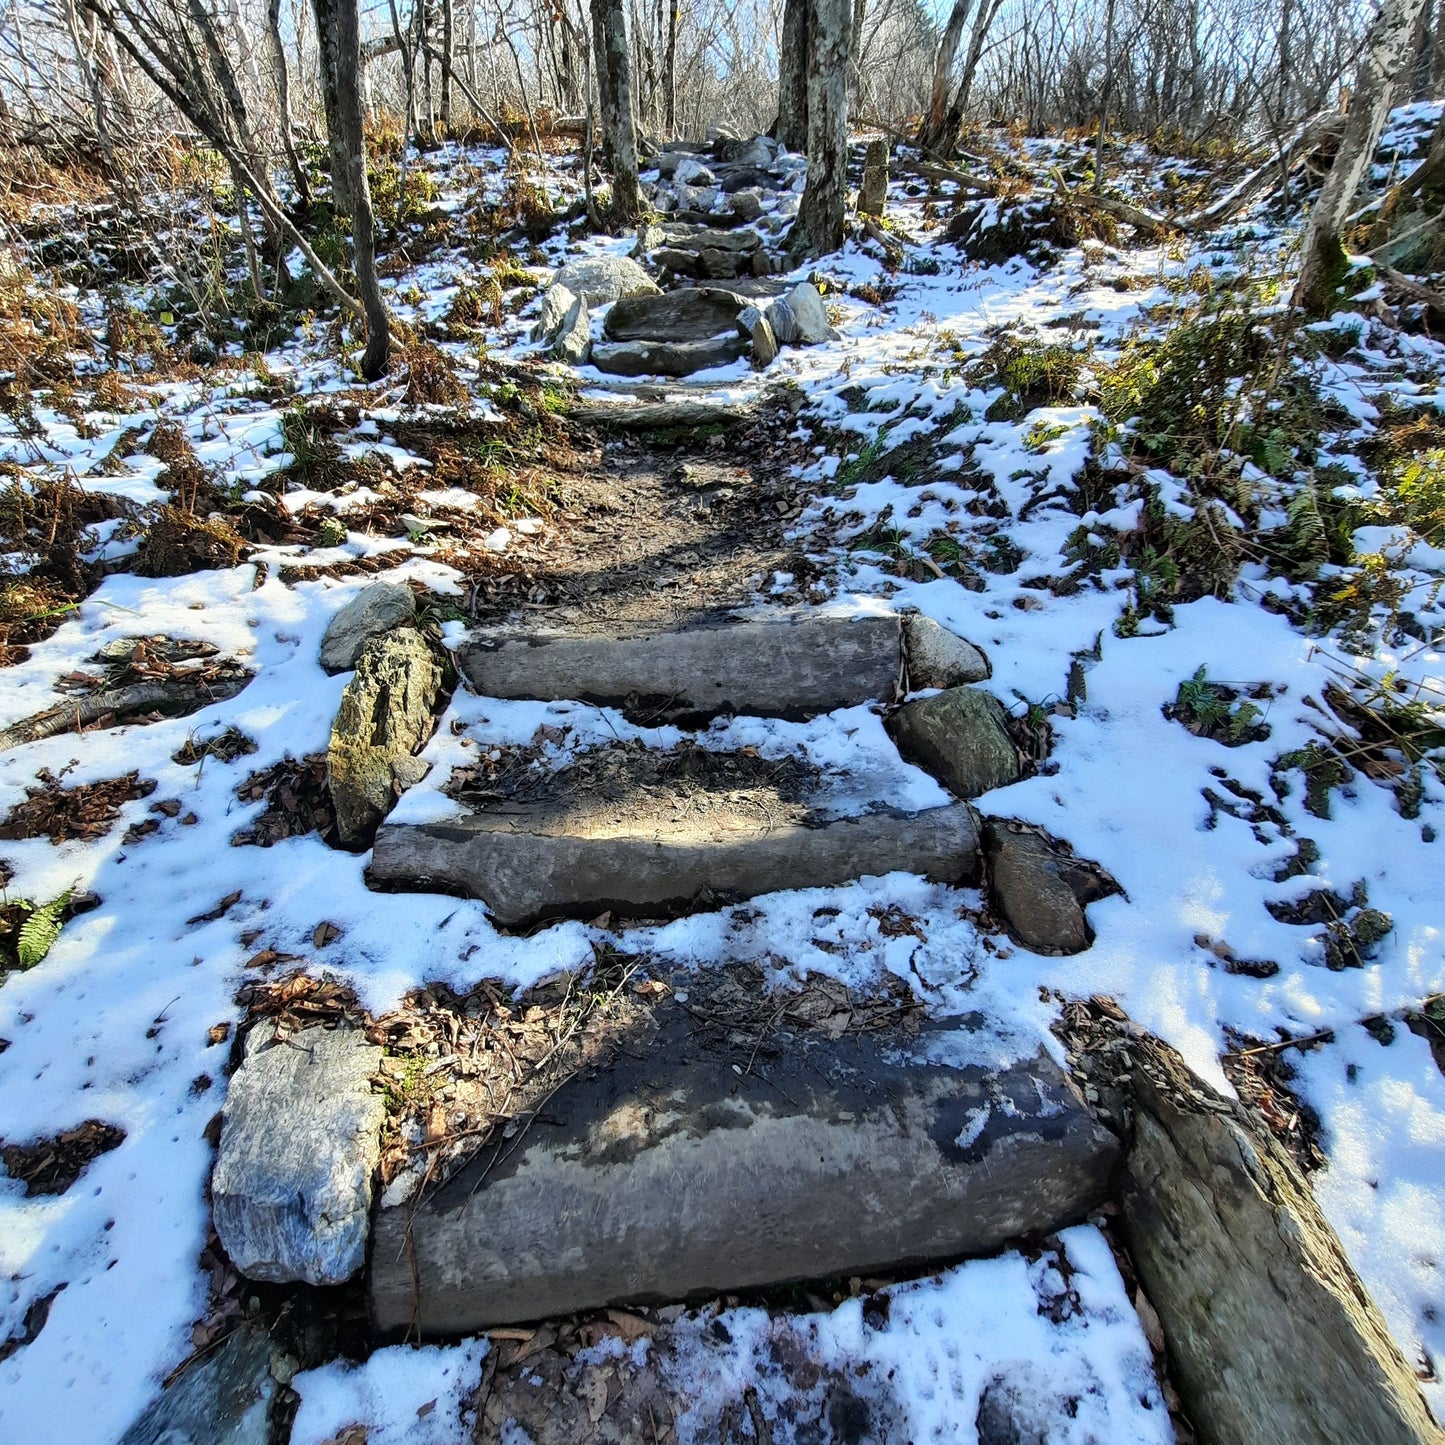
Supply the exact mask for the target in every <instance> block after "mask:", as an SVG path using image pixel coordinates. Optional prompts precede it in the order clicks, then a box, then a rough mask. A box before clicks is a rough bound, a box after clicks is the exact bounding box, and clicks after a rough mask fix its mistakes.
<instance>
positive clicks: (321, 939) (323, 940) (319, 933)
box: [311, 923, 341, 948]
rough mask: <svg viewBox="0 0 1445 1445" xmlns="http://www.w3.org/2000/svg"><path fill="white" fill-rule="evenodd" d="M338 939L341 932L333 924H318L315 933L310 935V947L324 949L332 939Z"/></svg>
mask: <svg viewBox="0 0 1445 1445" xmlns="http://www.w3.org/2000/svg"><path fill="white" fill-rule="evenodd" d="M340 937H341V930H340V929H339V928H338V927H337V926H336V925H335V924H334V923H318V924H317V925H316V931H315V932H314V933H313V934H312V935H311V946H312V947H313V948H325V947H326V945H327V944H328V943H330V942H332V940H333V939H337V938H340Z"/></svg>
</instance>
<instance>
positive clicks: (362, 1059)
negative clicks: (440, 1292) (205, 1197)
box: [211, 1019, 386, 1285]
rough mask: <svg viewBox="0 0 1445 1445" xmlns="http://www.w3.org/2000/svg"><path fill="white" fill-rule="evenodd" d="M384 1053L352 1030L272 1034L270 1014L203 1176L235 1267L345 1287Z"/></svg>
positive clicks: (236, 1081)
mask: <svg viewBox="0 0 1445 1445" xmlns="http://www.w3.org/2000/svg"><path fill="white" fill-rule="evenodd" d="M380 1067H381V1050H380V1049H379V1048H377V1047H376V1046H375V1045H373V1044H368V1043H367V1042H366V1039H365V1037H364V1035H363V1034H362V1033H361V1031H360V1030H359V1029H356V1028H352V1027H348V1026H345V1025H343V1026H341V1027H338V1028H335V1029H325V1028H309V1029H305V1030H303V1031H302V1032H301V1033H298V1034H292V1035H291V1036H290V1037H289V1038H286V1039H282V1040H278V1039H277V1037H276V1026H275V1024H274V1023H273V1022H271V1021H270V1020H269V1019H267V1020H263V1021H261V1022H260V1023H258V1024H257V1025H256V1026H255V1028H254V1029H252V1031H251V1035H250V1037H249V1038H248V1039H247V1041H246V1056H245V1061H244V1062H243V1063H242V1065H241V1067H240V1068H239V1069H237V1070H236V1072H235V1073H234V1074H233V1075H232V1076H231V1083H230V1087H229V1089H228V1090H227V1092H226V1108H225V1112H224V1115H223V1121H222V1124H221V1146H220V1149H219V1151H218V1152H217V1155H216V1167H215V1171H214V1173H213V1174H212V1176H211V1199H212V1209H213V1212H214V1216H215V1224H216V1234H217V1236H218V1237H219V1238H220V1241H221V1244H222V1246H223V1248H224V1249H225V1251H226V1253H227V1254H228V1255H229V1256H230V1259H231V1262H232V1264H234V1265H235V1266H236V1268H237V1269H238V1270H240V1272H241V1273H242V1274H244V1275H246V1276H247V1278H249V1279H259V1280H265V1281H267V1282H268V1283H272V1284H285V1283H288V1282H290V1281H300V1282H303V1283H306V1284H317V1285H329V1284H342V1283H344V1282H345V1281H346V1280H348V1279H350V1278H351V1277H352V1275H354V1274H355V1273H356V1272H357V1270H359V1269H360V1268H361V1266H362V1264H363V1263H364V1262H365V1259H366V1235H367V1222H368V1220H369V1219H370V1216H371V1184H372V1175H373V1173H374V1172H375V1170H376V1165H377V1161H378V1160H379V1159H380V1157H381V1125H382V1122H383V1120H384V1118H385V1116H386V1104H385V1101H384V1100H383V1099H382V1097H381V1095H380V1094H373V1093H372V1092H371V1076H372V1075H373V1074H374V1073H376V1071H377V1070H378V1069H379V1068H380Z"/></svg>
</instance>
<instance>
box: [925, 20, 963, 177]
mask: <svg viewBox="0 0 1445 1445" xmlns="http://www.w3.org/2000/svg"><path fill="white" fill-rule="evenodd" d="M972 9H973V0H953V8H952V9H951V10H950V11H949V12H948V23H947V24H946V25H945V26H944V27H943V37H942V38H941V39H940V40H939V42H938V55H937V57H936V58H935V60H934V62H933V87H932V89H931V90H930V91H929V95H928V111H927V113H926V114H925V115H924V117H923V119H922V121H920V122H919V125H918V134H917V136H916V137H915V139H916V140H917V142H918V147H919V149H920V150H926V151H932V150H939V149H940V148H941V147H942V146H943V145H944V143H945V141H946V140H947V139H948V137H947V135H946V131H947V128H948V97H949V92H950V91H951V90H952V88H953V67H954V64H955V62H956V61H957V60H958V47H959V44H960V42H961V41H962V40H963V27H964V26H965V25H967V24H968V12H969V11H970V10H972Z"/></svg>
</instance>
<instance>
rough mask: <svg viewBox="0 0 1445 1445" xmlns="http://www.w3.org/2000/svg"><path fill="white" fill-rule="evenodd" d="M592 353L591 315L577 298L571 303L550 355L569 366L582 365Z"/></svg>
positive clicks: (579, 298)
mask: <svg viewBox="0 0 1445 1445" xmlns="http://www.w3.org/2000/svg"><path fill="white" fill-rule="evenodd" d="M591 351H592V315H591V313H590V312H589V311H588V310H587V308H586V307H585V306H584V305H583V304H582V298H581V297H580V296H579V297H578V298H577V299H576V300H575V301H573V303H572V306H571V309H570V310H569V311H568V312H567V317H566V320H564V321H563V323H562V325H561V328H560V329H559V331H558V333H557V339H556V341H555V342H554V343H553V345H552V355H553V356H555V357H556V358H557V360H558V361H565V362H566V363H567V364H568V365H569V366H581V365H583V364H584V363H585V362H586V360H587V358H588V356H589V355H590V354H591Z"/></svg>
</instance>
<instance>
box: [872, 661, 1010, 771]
mask: <svg viewBox="0 0 1445 1445" xmlns="http://www.w3.org/2000/svg"><path fill="white" fill-rule="evenodd" d="M1004 717H1005V714H1004V710H1003V708H1002V707H1001V706H1000V705H999V703H998V702H997V701H996V700H995V699H994V698H992V697H990V696H989V694H988V693H986V692H980V691H979V690H978V689H977V688H974V687H951V688H948V689H947V690H946V691H944V692H940V693H936V694H934V696H932V697H925V698H917V699H915V700H914V701H913V702H906V703H904V704H903V706H902V707H900V708H899V709H898V710H897V712H895V713H894V714H893V716H892V717H891V718H889V720H888V731H889V732H890V733H891V734H892V736H893V741H894V742H895V743H897V744H898V751H899V752H900V753H902V754H903V756H904V757H905V758H906V759H907V760H908V761H909V762H910V763H915V764H917V766H919V767H920V768H923V769H925V770H926V771H927V772H930V773H932V774H933V776H934V777H935V778H937V779H938V781H939V782H940V783H942V784H943V785H944V787H946V788H948V789H949V791H950V792H952V793H954V794H956V795H957V796H958V797H960V798H976V797H978V796H979V795H980V794H982V793H987V792H990V791H991V790H992V789H994V788H1004V787H1007V786H1008V785H1009V784H1010V783H1016V782H1017V781H1018V779H1019V776H1020V767H1019V755H1018V749H1017V748H1015V747H1014V745H1013V740H1012V739H1011V738H1010V737H1009V735H1008V730H1007V729H1006V728H1005V727H1004Z"/></svg>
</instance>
